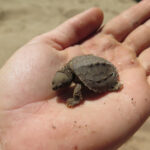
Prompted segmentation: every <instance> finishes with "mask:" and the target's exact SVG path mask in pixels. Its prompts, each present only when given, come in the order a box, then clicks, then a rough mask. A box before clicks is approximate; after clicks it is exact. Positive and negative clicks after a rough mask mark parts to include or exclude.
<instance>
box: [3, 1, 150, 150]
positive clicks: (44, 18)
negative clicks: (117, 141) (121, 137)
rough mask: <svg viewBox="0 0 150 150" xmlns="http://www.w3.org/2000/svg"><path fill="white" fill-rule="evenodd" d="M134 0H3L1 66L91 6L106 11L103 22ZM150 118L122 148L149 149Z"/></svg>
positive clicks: (129, 5)
mask: <svg viewBox="0 0 150 150" xmlns="http://www.w3.org/2000/svg"><path fill="white" fill-rule="evenodd" d="M135 3H136V2H134V1H133V0H0V67H1V66H2V65H3V64H4V63H5V61H6V60H7V59H8V58H9V57H10V56H11V55H12V54H13V53H14V52H15V51H16V50H17V49H18V48H19V47H21V46H22V45H24V44H25V43H26V42H28V41H29V40H30V39H32V38H33V37H34V36H36V35H39V34H41V33H43V32H47V31H49V30H51V29H53V28H55V27H56V26H57V25H59V24H61V23H62V22H63V21H65V20H67V19H68V18H70V17H72V16H74V15H75V14H78V13H80V12H82V11H84V10H86V9H88V8H90V7H93V6H97V7H100V8H101V9H102V10H103V11H104V16H105V19H104V23H106V22H107V21H108V20H110V19H111V18H112V17H114V16H116V15H118V14H119V13H120V12H122V11H123V10H126V9H127V8H129V7H131V6H132V5H134V4H135ZM149 149H150V120H148V121H147V122H146V123H145V124H144V125H143V126H142V128H141V129H140V130H139V131H138V132H137V133H136V134H135V135H134V136H133V137H132V138H131V139H130V140H129V141H128V142H127V143H126V144H124V145H123V146H122V147H121V148H120V149H119V150H149Z"/></svg>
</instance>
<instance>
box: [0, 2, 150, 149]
mask: <svg viewBox="0 0 150 150" xmlns="http://www.w3.org/2000/svg"><path fill="white" fill-rule="evenodd" d="M141 8H142V10H144V12H143V13H141V12H139V11H138V10H141ZM143 8H145V9H143ZM135 10H137V11H135ZM149 10H150V5H149V4H148V1H144V2H141V3H140V4H138V5H137V6H134V7H133V8H131V9H129V10H127V11H126V12H125V13H124V14H121V15H120V16H118V17H117V18H115V19H114V20H112V21H110V22H109V23H108V24H107V25H106V26H105V27H104V28H103V29H102V30H101V31H100V32H99V33H97V34H95V35H94V36H92V37H90V38H88V39H87V40H84V41H83V42H80V41H82V40H83V39H84V38H86V37H87V36H88V35H89V34H91V33H93V32H94V31H95V30H96V29H98V27H99V26H100V24H101V22H102V18H103V17H102V12H101V11H100V10H99V9H96V8H94V9H90V10H89V11H87V12H85V13H83V14H81V15H78V16H76V17H74V18H73V19H71V20H70V21H67V22H66V23H65V24H63V25H61V26H60V27H58V28H56V29H55V30H54V31H52V32H49V33H45V34H43V35H41V36H38V37H36V38H35V39H33V40H32V41H31V42H29V43H28V44H27V45H25V46H24V47H22V48H21V49H20V50H18V51H17V52H16V53H15V54H14V55H13V56H12V57H11V58H10V59H9V60H8V62H7V63H6V64H5V65H4V67H3V68H2V69H1V71H0V89H1V91H0V146H1V149H2V150H27V149H32V150H60V149H61V150H109V149H111V150H112V149H116V148H117V147H118V146H120V145H121V144H122V143H123V142H124V141H125V140H127V139H128V138H129V137H130V136H131V135H132V134H133V133H134V132H135V131H136V130H137V129H138V128H139V127H140V126H141V124H142V123H143V122H144V121H145V119H147V117H148V116H149V113H150V110H149V106H150V86H149V74H148V72H149V70H148V69H149V66H150V65H149V62H148V60H149V59H148V56H150V50H149V49H147V48H148V46H149V45H150V44H149V43H150V41H148V39H147V37H150V35H149V36H148V33H147V34H146V35H147V37H145V32H143V30H144V31H145V24H143V25H141V27H137V26H139V24H141V23H142V22H145V21H146V20H147V19H148V18H149V17H150V15H149V16H148V14H149ZM132 11H133V12H134V13H135V14H134V15H133V16H129V18H128V19H129V20H124V22H125V21H131V22H130V24H132V25H131V26H128V27H125V26H122V25H121V23H122V22H121V19H122V17H123V16H125V15H126V14H127V13H131V12H132ZM139 14H140V15H139ZM89 15H91V16H93V19H91V18H89ZM136 15H137V16H138V17H139V18H136ZM94 18H95V19H94ZM82 19H83V20H84V21H83V22H84V23H82V22H79V21H80V20H82ZM132 20H133V21H132ZM122 21H123V20H122ZM134 21H135V22H138V23H136V24H135V23H134ZM117 22H118V24H119V23H120V24H119V25H118V24H117V25H118V26H119V27H116V26H117V25H114V24H116V23H117ZM79 23H81V24H80V26H79V25H78V24H79ZM133 24H134V25H133ZM147 24H148V23H147ZM89 26H90V28H89ZM116 28H118V29H117V30H116ZM143 28H144V29H143ZM147 28H148V27H147V26H146V29H147ZM83 29H86V31H85V30H84V31H83ZM133 30H134V31H133ZM62 31H63V32H62ZM69 31H70V32H69ZM81 31H82V32H81ZM119 31H120V33H119ZM65 32H66V33H67V34H68V35H67V36H66V34H64V33H65ZM129 33H130V34H129ZM127 35H128V36H127ZM137 35H138V37H137ZM135 37H136V41H134V39H135ZM141 39H142V40H141ZM137 41H138V42H137ZM140 41H143V42H141V43H140ZM79 42H80V43H81V44H78V45H77V44H76V43H79ZM72 45H73V46H72ZM84 54H93V55H96V56H100V57H104V58H106V59H107V60H109V61H111V62H112V63H113V64H114V65H115V66H116V68H117V70H118V72H119V77H120V82H121V83H122V84H123V88H122V90H120V91H118V92H110V93H108V94H106V95H103V96H96V97H88V96H87V98H86V100H85V102H84V103H83V104H81V105H79V106H77V107H75V108H73V109H69V108H67V107H66V106H65V104H64V103H61V102H60V101H59V100H58V99H59V97H58V95H57V93H56V92H54V91H52V89H51V81H52V78H53V76H54V74H55V72H56V71H57V70H58V69H60V68H61V66H63V65H64V64H65V63H67V62H68V60H70V59H71V58H72V57H74V56H77V55H84ZM62 100H64V99H63V98H62Z"/></svg>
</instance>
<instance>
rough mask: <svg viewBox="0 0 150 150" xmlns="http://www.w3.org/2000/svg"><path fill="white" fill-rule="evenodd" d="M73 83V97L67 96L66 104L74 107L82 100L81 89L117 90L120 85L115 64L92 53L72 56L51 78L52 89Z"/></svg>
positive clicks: (98, 91)
mask: <svg viewBox="0 0 150 150" xmlns="http://www.w3.org/2000/svg"><path fill="white" fill-rule="evenodd" d="M72 83H75V86H74V91H73V97H72V98H68V99H67V101H66V105H67V106H68V107H74V106H76V105H78V104H80V102H81V101H82V100H83V96H82V89H83V87H84V88H87V89H88V90H90V91H92V92H94V93H100V94H102V93H105V92H111V91H117V90H119V89H120V88H121V87H122V84H121V83H120V82H119V74H118V72H117V69H116V68H115V66H114V65H113V64H112V63H111V62H109V61H108V60H106V59H104V58H102V57H99V56H95V55H92V54H88V55H81V56H76V57H73V58H72V59H71V60H70V61H69V62H68V63H66V64H65V65H64V66H63V67H62V68H61V69H60V70H58V71H57V72H56V73H55V75H54V78H53V80H52V89H53V90H58V89H61V88H65V87H68V86H70V85H71V84H72Z"/></svg>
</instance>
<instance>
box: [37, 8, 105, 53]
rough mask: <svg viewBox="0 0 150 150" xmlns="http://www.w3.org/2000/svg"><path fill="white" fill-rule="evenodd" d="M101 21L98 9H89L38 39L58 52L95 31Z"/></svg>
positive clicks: (101, 15)
mask: <svg viewBox="0 0 150 150" xmlns="http://www.w3.org/2000/svg"><path fill="white" fill-rule="evenodd" d="M102 20H103V13H102V11H101V10H100V9H99V8H91V9H89V10H87V11H85V12H83V13H81V14H79V15H77V16H75V17H73V18H71V19H69V20H68V21H66V22H65V23H63V24H62V25H60V26H58V27H57V28H56V29H54V30H53V31H51V32H48V33H45V34H43V35H42V36H40V39H42V40H44V41H46V42H47V43H48V44H50V45H51V46H53V47H54V48H56V49H58V50H63V49H65V48H67V47H69V46H71V45H73V44H76V43H78V42H79V41H81V40H83V39H84V38H85V37H87V36H88V35H89V34H91V33H93V32H94V31H96V30H97V29H98V28H99V27H100V25H101V23H102Z"/></svg>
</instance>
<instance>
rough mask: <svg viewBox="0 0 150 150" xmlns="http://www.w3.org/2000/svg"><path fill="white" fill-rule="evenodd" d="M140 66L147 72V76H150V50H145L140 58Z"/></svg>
mask: <svg viewBox="0 0 150 150" xmlns="http://www.w3.org/2000/svg"><path fill="white" fill-rule="evenodd" d="M138 59H139V61H140V64H141V65H142V66H143V67H144V69H145V70H146V75H147V76H149V75H150V48H148V49H146V50H144V51H143V52H142V53H141V54H140V55H139V57H138Z"/></svg>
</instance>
